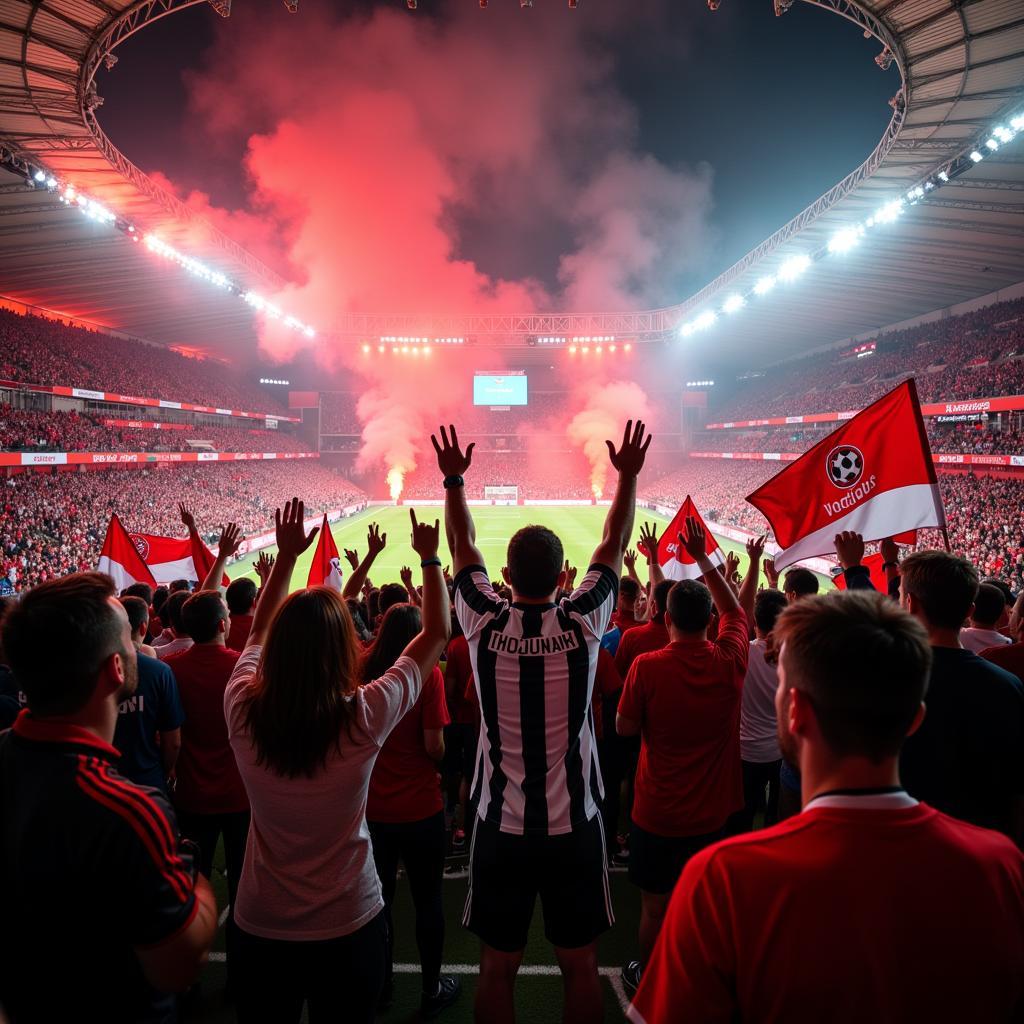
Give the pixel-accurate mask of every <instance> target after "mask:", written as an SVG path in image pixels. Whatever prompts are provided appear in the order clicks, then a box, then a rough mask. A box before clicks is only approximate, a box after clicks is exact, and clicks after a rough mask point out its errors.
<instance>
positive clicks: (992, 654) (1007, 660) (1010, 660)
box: [981, 643, 1024, 683]
mask: <svg viewBox="0 0 1024 1024" xmlns="http://www.w3.org/2000/svg"><path fill="white" fill-rule="evenodd" d="M981 657H983V658H984V659H985V660H986V661H991V662H992V664H993V665H998V666H999V667H1000V668H1005V669H1006V671H1007V672H1012V673H1013V674H1014V675H1015V676H1016V677H1017V678H1018V679H1019V680H1020V681H1021V682H1022V683H1024V643H1015V644H1002V645H1001V646H999V647H988V648H986V649H985V650H984V651H982V652H981Z"/></svg>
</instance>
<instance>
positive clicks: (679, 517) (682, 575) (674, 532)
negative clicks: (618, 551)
mask: <svg viewBox="0 0 1024 1024" xmlns="http://www.w3.org/2000/svg"><path fill="white" fill-rule="evenodd" d="M690 516H693V517H694V518H695V519H696V520H697V521H698V522H699V523H700V525H701V526H703V527H704V536H705V541H704V551H705V552H706V553H707V556H708V558H709V559H710V560H711V564H712V565H713V566H715V567H716V568H717V567H718V566H720V565H725V558H724V557H723V555H722V549H721V548H720V547H719V546H718V541H717V540H715V537H714V534H712V532H711V531H710V530H709V529H708V528H707V526H706V525H705V523H704V520H703V519H701V516H700V513H699V512H698V511H697V506H696V505H694V503H693V500H692V499H691V498H690V496H689V495H687V496H686V500H685V501H684V502H683V503H682V505H680V506H679V511H678V512H677V513H676V514H675V516H674V517H673V519H672V522H671V523H669V524H668V526H666V527H665V530H664V532H663V533H662V535H661V539H660V540H659V541H658V564H659V565H660V566H661V571H662V572H663V573H664V574H665V579H668V580H697V579H700V578H701V576H703V575H704V573H703V572H702V571H701V569H700V567H699V566H698V565H697V563H696V562H695V561H694V560H693V559H692V558H691V557H690V556H689V555H688V554H687V553H686V552H685V551H684V550H683V548H682V547H680V545H679V540H678V539H677V537H678V534H680V533H682V534H683V535H685V534H686V520H687V519H688V518H689V517H690ZM638 546H639V547H640V549H641V551H643V553H644V555H645V556H646V554H647V552H646V551H644V549H643V545H642V544H641V545H638Z"/></svg>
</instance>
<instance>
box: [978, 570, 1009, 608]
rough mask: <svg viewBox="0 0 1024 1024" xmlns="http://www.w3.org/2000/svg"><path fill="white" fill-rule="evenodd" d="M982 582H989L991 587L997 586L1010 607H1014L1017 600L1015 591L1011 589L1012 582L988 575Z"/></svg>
mask: <svg viewBox="0 0 1024 1024" xmlns="http://www.w3.org/2000/svg"><path fill="white" fill-rule="evenodd" d="M981 582H982V583H987V584H988V585H989V586H990V587H996V588H997V589H998V590H1000V591H1001V592H1002V595H1003V599H1004V600H1005V601H1006V606H1007V607H1008V608H1012V607H1013V603H1014V601H1015V600H1016V598H1014V596H1013V591H1012V590H1011V589H1010V584H1009V583H1007V582H1006V580H1000V579H997V578H996V577H995V576H986V577H985V578H984V579H983V580H982V581H981Z"/></svg>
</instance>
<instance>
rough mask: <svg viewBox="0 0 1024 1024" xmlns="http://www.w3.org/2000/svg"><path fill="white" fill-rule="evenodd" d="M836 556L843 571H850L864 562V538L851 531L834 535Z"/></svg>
mask: <svg viewBox="0 0 1024 1024" xmlns="http://www.w3.org/2000/svg"><path fill="white" fill-rule="evenodd" d="M835 546H836V555H837V556H838V558H839V564H840V565H841V566H842V567H843V568H844V569H852V568H853V567H854V566H855V565H860V564H861V562H863V561H864V538H863V537H862V536H861V535H860V534H859V533H854V531H853V530H843V532H842V533H837V534H836V539H835Z"/></svg>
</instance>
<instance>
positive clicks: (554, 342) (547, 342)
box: [537, 338, 566, 345]
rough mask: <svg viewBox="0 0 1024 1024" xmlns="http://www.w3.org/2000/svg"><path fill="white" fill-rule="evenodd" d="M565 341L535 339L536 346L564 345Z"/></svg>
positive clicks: (561, 339)
mask: <svg viewBox="0 0 1024 1024" xmlns="http://www.w3.org/2000/svg"><path fill="white" fill-rule="evenodd" d="M565 341H566V339H565V338H538V339H537V344H538V345H564V344H565Z"/></svg>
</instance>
